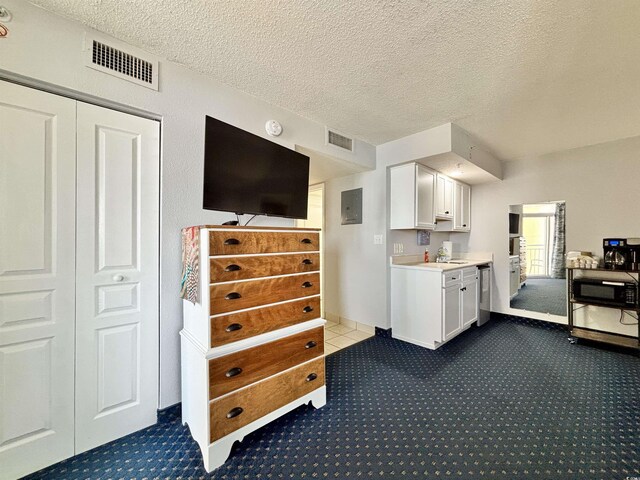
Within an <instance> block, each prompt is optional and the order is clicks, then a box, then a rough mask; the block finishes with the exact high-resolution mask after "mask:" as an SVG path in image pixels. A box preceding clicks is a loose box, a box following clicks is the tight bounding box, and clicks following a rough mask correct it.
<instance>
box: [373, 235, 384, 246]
mask: <svg viewBox="0 0 640 480" xmlns="http://www.w3.org/2000/svg"><path fill="white" fill-rule="evenodd" d="M373 244H374V245H382V235H374V236H373Z"/></svg>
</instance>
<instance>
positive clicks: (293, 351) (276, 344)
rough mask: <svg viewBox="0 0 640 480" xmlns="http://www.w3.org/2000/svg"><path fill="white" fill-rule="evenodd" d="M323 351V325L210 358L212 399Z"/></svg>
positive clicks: (304, 360) (318, 354)
mask: <svg viewBox="0 0 640 480" xmlns="http://www.w3.org/2000/svg"><path fill="white" fill-rule="evenodd" d="M323 354H324V328H323V327H318V328H314V329H313V330H307V331H304V332H300V333H296V334H295V335H291V336H289V337H285V338H281V339H279V340H275V341H273V342H269V343H265V344H263V345H258V346H257V347H253V348H248V349H246V350H241V351H239V352H235V353H232V354H229V355H225V356H224V357H219V358H214V359H212V360H209V398H210V399H213V398H216V397H219V396H220V395H224V394H225V393H229V392H232V391H234V390H237V389H238V388H241V387H244V386H246V385H250V384H252V383H254V382H257V381H259V380H262V379H264V378H267V377H270V376H271V375H275V374H276V373H278V372H282V371H283V370H287V369H289V368H291V367H293V366H295V365H298V364H300V363H303V362H306V361H308V360H311V359H312V358H315V357H318V356H320V355H323Z"/></svg>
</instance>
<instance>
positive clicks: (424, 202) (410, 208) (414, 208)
mask: <svg viewBox="0 0 640 480" xmlns="http://www.w3.org/2000/svg"><path fill="white" fill-rule="evenodd" d="M389 176H390V228H391V229H392V230H401V229H434V228H435V226H436V225H435V185H436V172H434V171H433V170H431V169H429V168H427V167H425V166H423V165H420V164H418V163H407V164H405V165H399V166H397V167H392V168H390V169H389Z"/></svg>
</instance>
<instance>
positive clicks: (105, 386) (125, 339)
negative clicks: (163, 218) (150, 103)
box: [0, 82, 159, 478]
mask: <svg viewBox="0 0 640 480" xmlns="http://www.w3.org/2000/svg"><path fill="white" fill-rule="evenodd" d="M158 204H159V124H158V123H157V122H154V121H151V120H147V119H143V118H139V117H135V116H132V115H127V114H124V113H121V112H115V111H112V110H108V109H105V108H101V107H97V106H94V105H89V104H84V103H81V102H77V101H75V100H72V99H69V98H64V97H60V96H56V95H52V94H49V93H45V92H41V91H38V90H34V89H30V88H26V87H22V86H18V85H14V84H11V83H7V82H0V465H2V470H1V475H0V476H1V477H3V478H4V477H5V476H6V477H8V478H12V477H17V476H20V475H24V474H27V473H29V472H32V471H35V470H38V469H40V468H43V467H45V466H47V465H50V464H53V463H55V462H58V461H60V460H62V459H64V458H67V457H70V456H72V455H74V454H77V453H80V452H83V451H86V450H88V449H90V448H93V447H95V446H98V445H101V444H103V443H106V442H109V441H111V440H113V439H115V438H118V437H121V436H123V435H126V434H128V433H131V432H134V431H136V430H139V429H141V428H144V427H146V426H148V425H151V424H153V423H155V421H156V409H157V394H158V299H159V298H158V242H159V205H158Z"/></svg>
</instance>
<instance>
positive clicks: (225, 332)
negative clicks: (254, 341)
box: [210, 297, 320, 348]
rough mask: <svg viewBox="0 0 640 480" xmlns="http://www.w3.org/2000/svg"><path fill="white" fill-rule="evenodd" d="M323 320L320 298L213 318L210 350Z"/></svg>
mask: <svg viewBox="0 0 640 480" xmlns="http://www.w3.org/2000/svg"><path fill="white" fill-rule="evenodd" d="M319 316H320V297H312V298H303V299H300V300H295V301H293V302H287V303H280V304H278V305H272V306H270V307H263V308H256V309H254V310H248V311H244V312H240V313H231V314H229V315H222V316H219V317H211V319H210V322H211V348H213V347H219V346H221V345H225V344H227V343H231V342H237V341H238V340H242V339H244V338H248V337H253V336H254V335H260V334H261V333H266V332H271V331H273V330H278V329H279V328H284V327H288V326H290V325H295V324H296V323H302V322H306V321H307V320H313V319H314V318H318V317H319Z"/></svg>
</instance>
